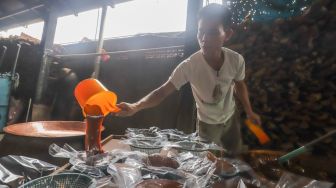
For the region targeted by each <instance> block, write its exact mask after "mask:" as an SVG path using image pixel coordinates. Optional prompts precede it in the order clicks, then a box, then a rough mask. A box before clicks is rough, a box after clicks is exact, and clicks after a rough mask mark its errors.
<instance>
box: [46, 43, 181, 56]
mask: <svg viewBox="0 0 336 188" xmlns="http://www.w3.org/2000/svg"><path fill="white" fill-rule="evenodd" d="M171 48H184V45H180V46H168V47H161V48H146V49H138V50H123V51H114V52H106V53H104V54H109V55H110V54H123V53H131V52H144V51H153V50H166V49H171ZM104 54H102V53H86V54H66V55H55V56H52V57H56V58H67V57H78V58H79V57H88V56H100V55H104Z"/></svg>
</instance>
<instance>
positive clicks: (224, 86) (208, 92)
mask: <svg viewBox="0 0 336 188" xmlns="http://www.w3.org/2000/svg"><path fill="white" fill-rule="evenodd" d="M222 50H223V52H224V63H223V65H222V67H221V68H220V70H219V71H218V75H217V71H216V70H214V69H213V68H212V67H210V65H209V64H208V63H207V62H206V61H205V59H204V57H203V55H202V52H201V51H198V52H196V53H194V54H193V55H191V56H190V57H189V58H188V59H186V60H184V61H183V62H182V63H180V64H179V65H178V66H177V67H176V68H175V70H174V71H173V73H172V74H171V76H170V77H169V81H170V82H171V83H172V84H173V85H174V86H175V87H176V89H177V90H179V89H180V87H181V86H183V85H184V84H186V83H187V82H190V85H191V89H192V93H193V96H194V98H195V101H196V107H197V118H198V119H199V120H201V121H203V122H205V123H208V124H220V123H225V122H226V121H227V120H228V119H229V118H230V117H231V116H232V115H233V113H234V111H235V101H234V97H233V92H234V81H239V80H243V79H244V78H245V61H244V58H243V56H241V55H240V54H238V53H237V52H235V51H233V50H230V49H228V48H222ZM218 84H219V85H220V88H221V91H222V98H221V100H220V101H219V102H218V100H217V102H216V103H215V102H214V98H213V96H212V94H213V90H214V88H215V86H216V85H218Z"/></svg>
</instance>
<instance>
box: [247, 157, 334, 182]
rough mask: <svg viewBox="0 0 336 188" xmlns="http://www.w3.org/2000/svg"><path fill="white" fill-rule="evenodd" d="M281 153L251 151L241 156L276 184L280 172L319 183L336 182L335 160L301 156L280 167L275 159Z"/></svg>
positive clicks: (260, 173)
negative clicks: (287, 172)
mask: <svg viewBox="0 0 336 188" xmlns="http://www.w3.org/2000/svg"><path fill="white" fill-rule="evenodd" d="M284 154H285V152H282V151H272V150H252V151H249V152H247V153H245V154H243V155H242V158H243V160H244V161H246V162H247V163H249V164H250V166H251V167H252V168H253V169H254V170H255V171H256V172H257V173H258V174H259V175H261V176H263V177H265V178H267V179H269V180H274V181H275V182H277V181H278V180H279V179H280V177H281V175H282V172H284V171H289V172H293V173H295V174H299V175H302V176H305V177H309V178H312V179H316V180H320V181H329V182H336V159H335V158H328V157H326V156H314V155H310V154H303V155H300V156H297V157H296V158H293V159H291V160H290V161H289V162H288V163H287V164H285V165H283V166H280V165H278V163H277V161H276V160H277V159H278V158H279V157H281V156H282V155H284Z"/></svg>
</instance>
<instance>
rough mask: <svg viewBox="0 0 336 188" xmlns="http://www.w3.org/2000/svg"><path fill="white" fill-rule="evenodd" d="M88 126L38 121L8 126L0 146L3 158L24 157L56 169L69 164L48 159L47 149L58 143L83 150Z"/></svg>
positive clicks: (51, 158)
mask: <svg viewBox="0 0 336 188" xmlns="http://www.w3.org/2000/svg"><path fill="white" fill-rule="evenodd" d="M85 126H86V124H85V122H81V121H38V122H28V123H19V124H14V125H9V126H7V127H5V128H4V131H5V133H6V134H5V136H4V138H3V140H2V141H1V142H0V156H5V155H24V156H28V157H32V158H37V159H40V160H43V161H46V162H49V163H53V164H55V165H62V164H63V163H65V162H66V160H63V159H60V158H54V157H52V156H50V155H49V153H48V148H49V146H50V145H51V144H53V143H55V144H57V145H59V146H61V147H62V146H63V145H64V144H65V143H67V144H69V145H70V146H72V147H73V148H75V149H76V150H84V135H85Z"/></svg>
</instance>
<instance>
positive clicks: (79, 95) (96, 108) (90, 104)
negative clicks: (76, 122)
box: [74, 79, 120, 116]
mask: <svg viewBox="0 0 336 188" xmlns="http://www.w3.org/2000/svg"><path fill="white" fill-rule="evenodd" d="M74 95H75V97H76V99H77V101H78V103H79V105H80V106H81V108H82V110H83V114H84V116H86V115H94V116H97V115H103V116H106V115H107V114H109V113H110V112H118V111H120V109H119V108H118V107H117V106H116V103H117V95H116V94H115V93H113V92H111V91H109V90H108V89H106V88H105V87H104V85H103V84H102V83H100V82H99V81H98V80H96V79H86V80H83V81H81V82H79V83H78V84H77V86H76V88H75V91H74Z"/></svg>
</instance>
